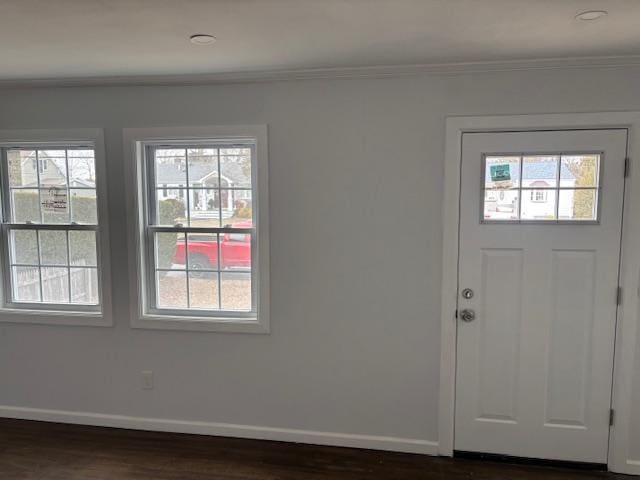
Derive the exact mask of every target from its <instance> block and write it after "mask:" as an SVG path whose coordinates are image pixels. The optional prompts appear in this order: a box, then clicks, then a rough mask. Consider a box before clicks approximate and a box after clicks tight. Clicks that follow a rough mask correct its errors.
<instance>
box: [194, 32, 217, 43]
mask: <svg viewBox="0 0 640 480" xmlns="http://www.w3.org/2000/svg"><path fill="white" fill-rule="evenodd" d="M189 41H190V42H191V43H193V44H194V45H212V44H214V43H215V42H216V37H214V36H213V35H207V34H204V33H198V34H196V35H191V36H190V37H189Z"/></svg>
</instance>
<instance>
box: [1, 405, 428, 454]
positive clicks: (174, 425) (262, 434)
mask: <svg viewBox="0 0 640 480" xmlns="http://www.w3.org/2000/svg"><path fill="white" fill-rule="evenodd" d="M0 417H5V418H16V419H23V420H39V421H43V422H58V423H73V424H78V425H93V426H99V427H115V428H128V429H132V430H148V431H156V432H174V433H192V434H197V435H213V436H220V437H236V438H251V439H258V440H276V441H282V442H295V443H308V444H314V445H329V446H334V447H350V448H368V449H373V450H389V451H394V452H406V453H421V454H425V455H437V454H438V442H432V441H428V440H419V439H415V438H398V437H385V436H377V435H358V434H351V433H335V432H318V431H314V430H297V429H291V428H275V427H261V426H256V425H237V424H231V423H214V422H198V421H190V420H168V419H161V418H144V417H129V416H126V415H109V414H102V413H88V412H70V411H64V410H48V409H41V408H28V407H16V406H10V405H0Z"/></svg>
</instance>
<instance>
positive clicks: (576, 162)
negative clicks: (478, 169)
mask: <svg viewBox="0 0 640 480" xmlns="http://www.w3.org/2000/svg"><path fill="white" fill-rule="evenodd" d="M601 161H602V154H600V153H585V154H573V153H572V154H557V155H487V156H485V158H484V179H483V191H484V195H483V202H482V221H483V222H516V223H517V222H523V221H524V222H545V223H548V222H555V223H558V222H576V223H579V222H596V221H598V211H599V209H598V202H599V191H600V175H601V173H600V172H601Z"/></svg>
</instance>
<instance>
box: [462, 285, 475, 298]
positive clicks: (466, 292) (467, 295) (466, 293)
mask: <svg viewBox="0 0 640 480" xmlns="http://www.w3.org/2000/svg"><path fill="white" fill-rule="evenodd" d="M462 298H466V299H467V300H470V299H472V298H473V290H471V289H470V288H465V289H464V290H462Z"/></svg>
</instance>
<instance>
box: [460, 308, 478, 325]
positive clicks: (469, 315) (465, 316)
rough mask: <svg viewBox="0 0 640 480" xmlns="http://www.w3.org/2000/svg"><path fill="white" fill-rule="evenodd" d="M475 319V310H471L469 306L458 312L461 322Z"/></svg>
mask: <svg viewBox="0 0 640 480" xmlns="http://www.w3.org/2000/svg"><path fill="white" fill-rule="evenodd" d="M475 319H476V312H474V311H473V310H471V309H470V308H465V309H464V310H462V311H461V312H460V320H462V321H463V322H467V323H469V322H473V321H474V320H475Z"/></svg>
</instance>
